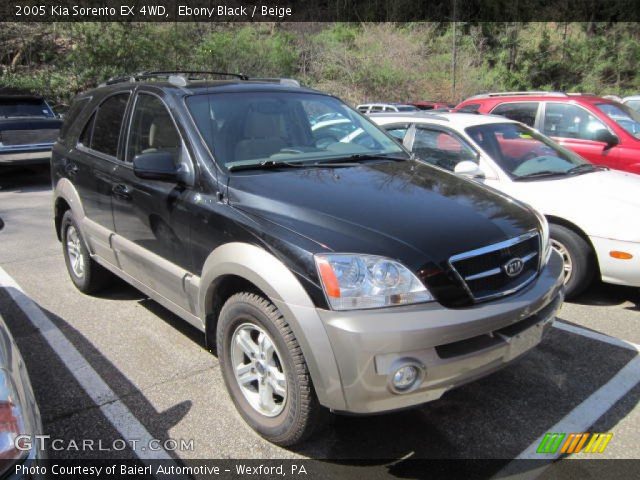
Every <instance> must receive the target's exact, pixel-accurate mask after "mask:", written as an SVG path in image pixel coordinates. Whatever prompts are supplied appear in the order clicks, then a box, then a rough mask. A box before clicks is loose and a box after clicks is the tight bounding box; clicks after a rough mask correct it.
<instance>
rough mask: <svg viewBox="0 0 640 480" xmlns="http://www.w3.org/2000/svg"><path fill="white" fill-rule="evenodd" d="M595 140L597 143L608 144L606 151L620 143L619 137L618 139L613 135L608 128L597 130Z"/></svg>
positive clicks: (594, 135)
mask: <svg viewBox="0 0 640 480" xmlns="http://www.w3.org/2000/svg"><path fill="white" fill-rule="evenodd" d="M593 139H594V140H595V141H596V142H602V143H606V144H607V146H606V147H605V149H609V148H612V147H615V146H616V145H617V144H618V143H619V141H620V140H618V137H616V136H615V135H614V134H613V133H611V132H610V131H609V130H607V129H606V128H601V129H599V130H596V131H595V132H594V134H593Z"/></svg>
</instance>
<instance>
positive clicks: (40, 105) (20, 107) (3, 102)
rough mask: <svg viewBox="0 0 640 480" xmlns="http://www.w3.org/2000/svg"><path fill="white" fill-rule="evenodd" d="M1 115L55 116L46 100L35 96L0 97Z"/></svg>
mask: <svg viewBox="0 0 640 480" xmlns="http://www.w3.org/2000/svg"><path fill="white" fill-rule="evenodd" d="M0 117H47V118H52V117H54V114H53V112H52V111H51V109H50V108H49V106H48V105H47V104H46V102H45V101H44V100H41V99H38V98H34V99H28V98H27V99H25V98H2V99H0Z"/></svg>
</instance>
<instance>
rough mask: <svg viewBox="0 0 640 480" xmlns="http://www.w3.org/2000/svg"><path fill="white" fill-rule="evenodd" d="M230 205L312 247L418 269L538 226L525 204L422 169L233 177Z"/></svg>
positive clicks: (378, 167) (415, 165)
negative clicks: (377, 257)
mask: <svg viewBox="0 0 640 480" xmlns="http://www.w3.org/2000/svg"><path fill="white" fill-rule="evenodd" d="M229 201H230V203H231V204H232V205H233V206H234V207H236V208H238V209H240V210H242V211H244V212H246V213H249V214H253V215H258V216H260V217H263V218H266V219H268V220H270V221H272V222H275V223H277V224H279V225H281V226H283V227H285V228H288V229H290V230H292V231H294V232H296V233H297V234H299V235H303V236H305V237H307V238H309V239H312V240H313V241H315V242H316V243H317V245H318V252H320V251H327V250H330V251H335V252H348V253H368V254H374V255H383V256H387V257H390V258H394V259H397V260H399V261H401V262H402V263H404V264H405V265H407V266H408V267H409V268H412V269H414V270H415V269H417V268H420V267H421V266H424V265H425V264H426V263H427V262H433V263H435V264H437V265H438V266H444V264H445V263H446V262H447V261H448V259H449V257H451V256H452V255H455V254H457V253H462V252H466V251H469V250H473V249H476V248H479V247H482V246H485V245H489V244H493V243H496V242H500V241H502V240H506V239H508V238H512V237H515V236H518V235H520V234H522V233H524V232H527V231H529V230H532V229H534V228H537V227H538V222H537V219H536V217H535V215H534V214H532V212H531V211H530V210H529V209H528V208H525V207H524V206H522V204H520V203H518V202H516V201H514V200H512V199H510V198H509V197H507V196H504V195H502V194H498V193H496V192H494V191H492V190H489V189H487V188H485V187H482V186H480V185H477V184H476V183H475V182H472V181H469V180H465V179H462V178H459V177H457V176H455V175H453V174H449V173H447V172H445V171H443V170H440V169H436V168H433V167H430V166H428V165H425V164H423V163H420V162H410V161H406V162H380V163H364V164H362V165H358V166H355V167H338V168H326V169H325V168H323V169H317V168H300V169H289V170H280V171H270V172H264V171H262V172H261V171H258V172H255V173H252V174H243V175H234V176H232V177H231V178H230V180H229Z"/></svg>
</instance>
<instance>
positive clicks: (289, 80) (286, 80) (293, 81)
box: [247, 77, 300, 87]
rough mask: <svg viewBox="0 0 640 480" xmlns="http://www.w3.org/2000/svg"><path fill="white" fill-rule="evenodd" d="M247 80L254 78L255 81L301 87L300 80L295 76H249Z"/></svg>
mask: <svg viewBox="0 0 640 480" xmlns="http://www.w3.org/2000/svg"><path fill="white" fill-rule="evenodd" d="M247 80H252V81H254V82H269V83H279V84H280V85H286V86H289V87H299V86H300V82H299V81H298V80H296V79H295V78H275V77H274V78H271V77H264V78H261V77H247Z"/></svg>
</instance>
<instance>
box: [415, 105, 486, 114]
mask: <svg viewBox="0 0 640 480" xmlns="http://www.w3.org/2000/svg"><path fill="white" fill-rule="evenodd" d="M428 108H434V107H428ZM479 110H480V104H479V103H470V104H468V105H465V106H463V107H460V108H459V109H458V112H461V113H478V111H479Z"/></svg>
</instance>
